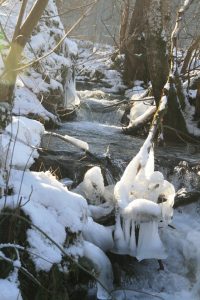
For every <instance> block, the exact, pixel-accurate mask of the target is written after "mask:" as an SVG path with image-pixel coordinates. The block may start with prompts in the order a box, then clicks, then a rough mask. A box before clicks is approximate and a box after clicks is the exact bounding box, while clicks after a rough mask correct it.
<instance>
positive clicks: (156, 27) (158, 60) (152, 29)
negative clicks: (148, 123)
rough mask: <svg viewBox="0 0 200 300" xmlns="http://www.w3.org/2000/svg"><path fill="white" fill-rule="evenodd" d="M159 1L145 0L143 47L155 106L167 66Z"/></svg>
mask: <svg viewBox="0 0 200 300" xmlns="http://www.w3.org/2000/svg"><path fill="white" fill-rule="evenodd" d="M161 12H162V5H161V0H159V1H158V0H146V5H145V16H146V20H147V21H146V27H145V36H146V39H145V45H146V53H147V63H148V69H149V74H150V79H151V83H152V89H153V95H154V97H155V101H156V106H157V107H158V106H159V102H160V98H161V95H162V90H163V87H164V85H165V83H166V82H167V78H168V74H169V64H168V55H167V42H166V37H165V33H164V31H163V17H162V13H161Z"/></svg>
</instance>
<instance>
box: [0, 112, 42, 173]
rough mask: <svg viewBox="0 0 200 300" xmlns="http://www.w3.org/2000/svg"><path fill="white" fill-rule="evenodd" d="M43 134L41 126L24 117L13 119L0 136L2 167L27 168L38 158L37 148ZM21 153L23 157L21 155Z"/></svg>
mask: <svg viewBox="0 0 200 300" xmlns="http://www.w3.org/2000/svg"><path fill="white" fill-rule="evenodd" d="M43 133H44V127H43V125H42V124H41V123H40V122H38V121H35V120H30V119H28V118H26V117H22V116H21V117H13V118H12V123H11V124H9V125H8V126H7V127H6V128H5V131H4V133H3V134H2V135H1V145H0V147H1V153H2V154H3V155H2V165H3V166H4V167H5V168H8V169H9V168H10V166H12V167H15V168H19V169H23V168H24V167H25V168H29V167H30V166H31V165H32V164H33V163H34V159H35V158H37V157H38V152H37V147H38V146H39V144H40V140H41V136H42V134H43ZM21 153H23V155H21Z"/></svg>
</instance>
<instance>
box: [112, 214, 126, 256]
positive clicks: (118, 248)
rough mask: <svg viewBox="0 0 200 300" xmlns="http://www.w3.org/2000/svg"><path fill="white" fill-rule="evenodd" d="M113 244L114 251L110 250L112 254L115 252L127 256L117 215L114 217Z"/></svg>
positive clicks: (119, 218) (118, 215) (119, 219)
mask: <svg viewBox="0 0 200 300" xmlns="http://www.w3.org/2000/svg"><path fill="white" fill-rule="evenodd" d="M114 243H115V246H114V249H112V252H116V253H119V254H127V245H126V242H125V239H124V232H123V230H122V226H121V216H120V214H119V213H118V214H117V216H116V224H115V231H114Z"/></svg>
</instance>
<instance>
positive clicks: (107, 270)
mask: <svg viewBox="0 0 200 300" xmlns="http://www.w3.org/2000/svg"><path fill="white" fill-rule="evenodd" d="M84 256H85V257H87V258H88V259H90V260H91V261H92V262H93V263H94V265H95V269H96V272H97V278H98V280H99V282H100V283H101V284H102V285H103V286H102V285H101V284H100V283H99V282H97V299H99V300H108V299H111V295H110V292H111V291H112V290H113V273H112V266H111V263H110V261H109V259H108V258H107V256H106V255H105V253H104V252H103V251H102V250H101V249H99V248H98V247H96V246H95V245H93V244H91V243H89V242H86V241H85V242H84Z"/></svg>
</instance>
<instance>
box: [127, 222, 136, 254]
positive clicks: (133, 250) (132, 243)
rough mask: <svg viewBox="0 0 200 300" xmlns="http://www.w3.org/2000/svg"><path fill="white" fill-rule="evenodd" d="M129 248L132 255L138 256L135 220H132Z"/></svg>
mask: <svg viewBox="0 0 200 300" xmlns="http://www.w3.org/2000/svg"><path fill="white" fill-rule="evenodd" d="M129 250H130V253H129V254H130V255H131V256H136V238H135V222H134V221H132V222H131V236H130V241H129Z"/></svg>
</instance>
